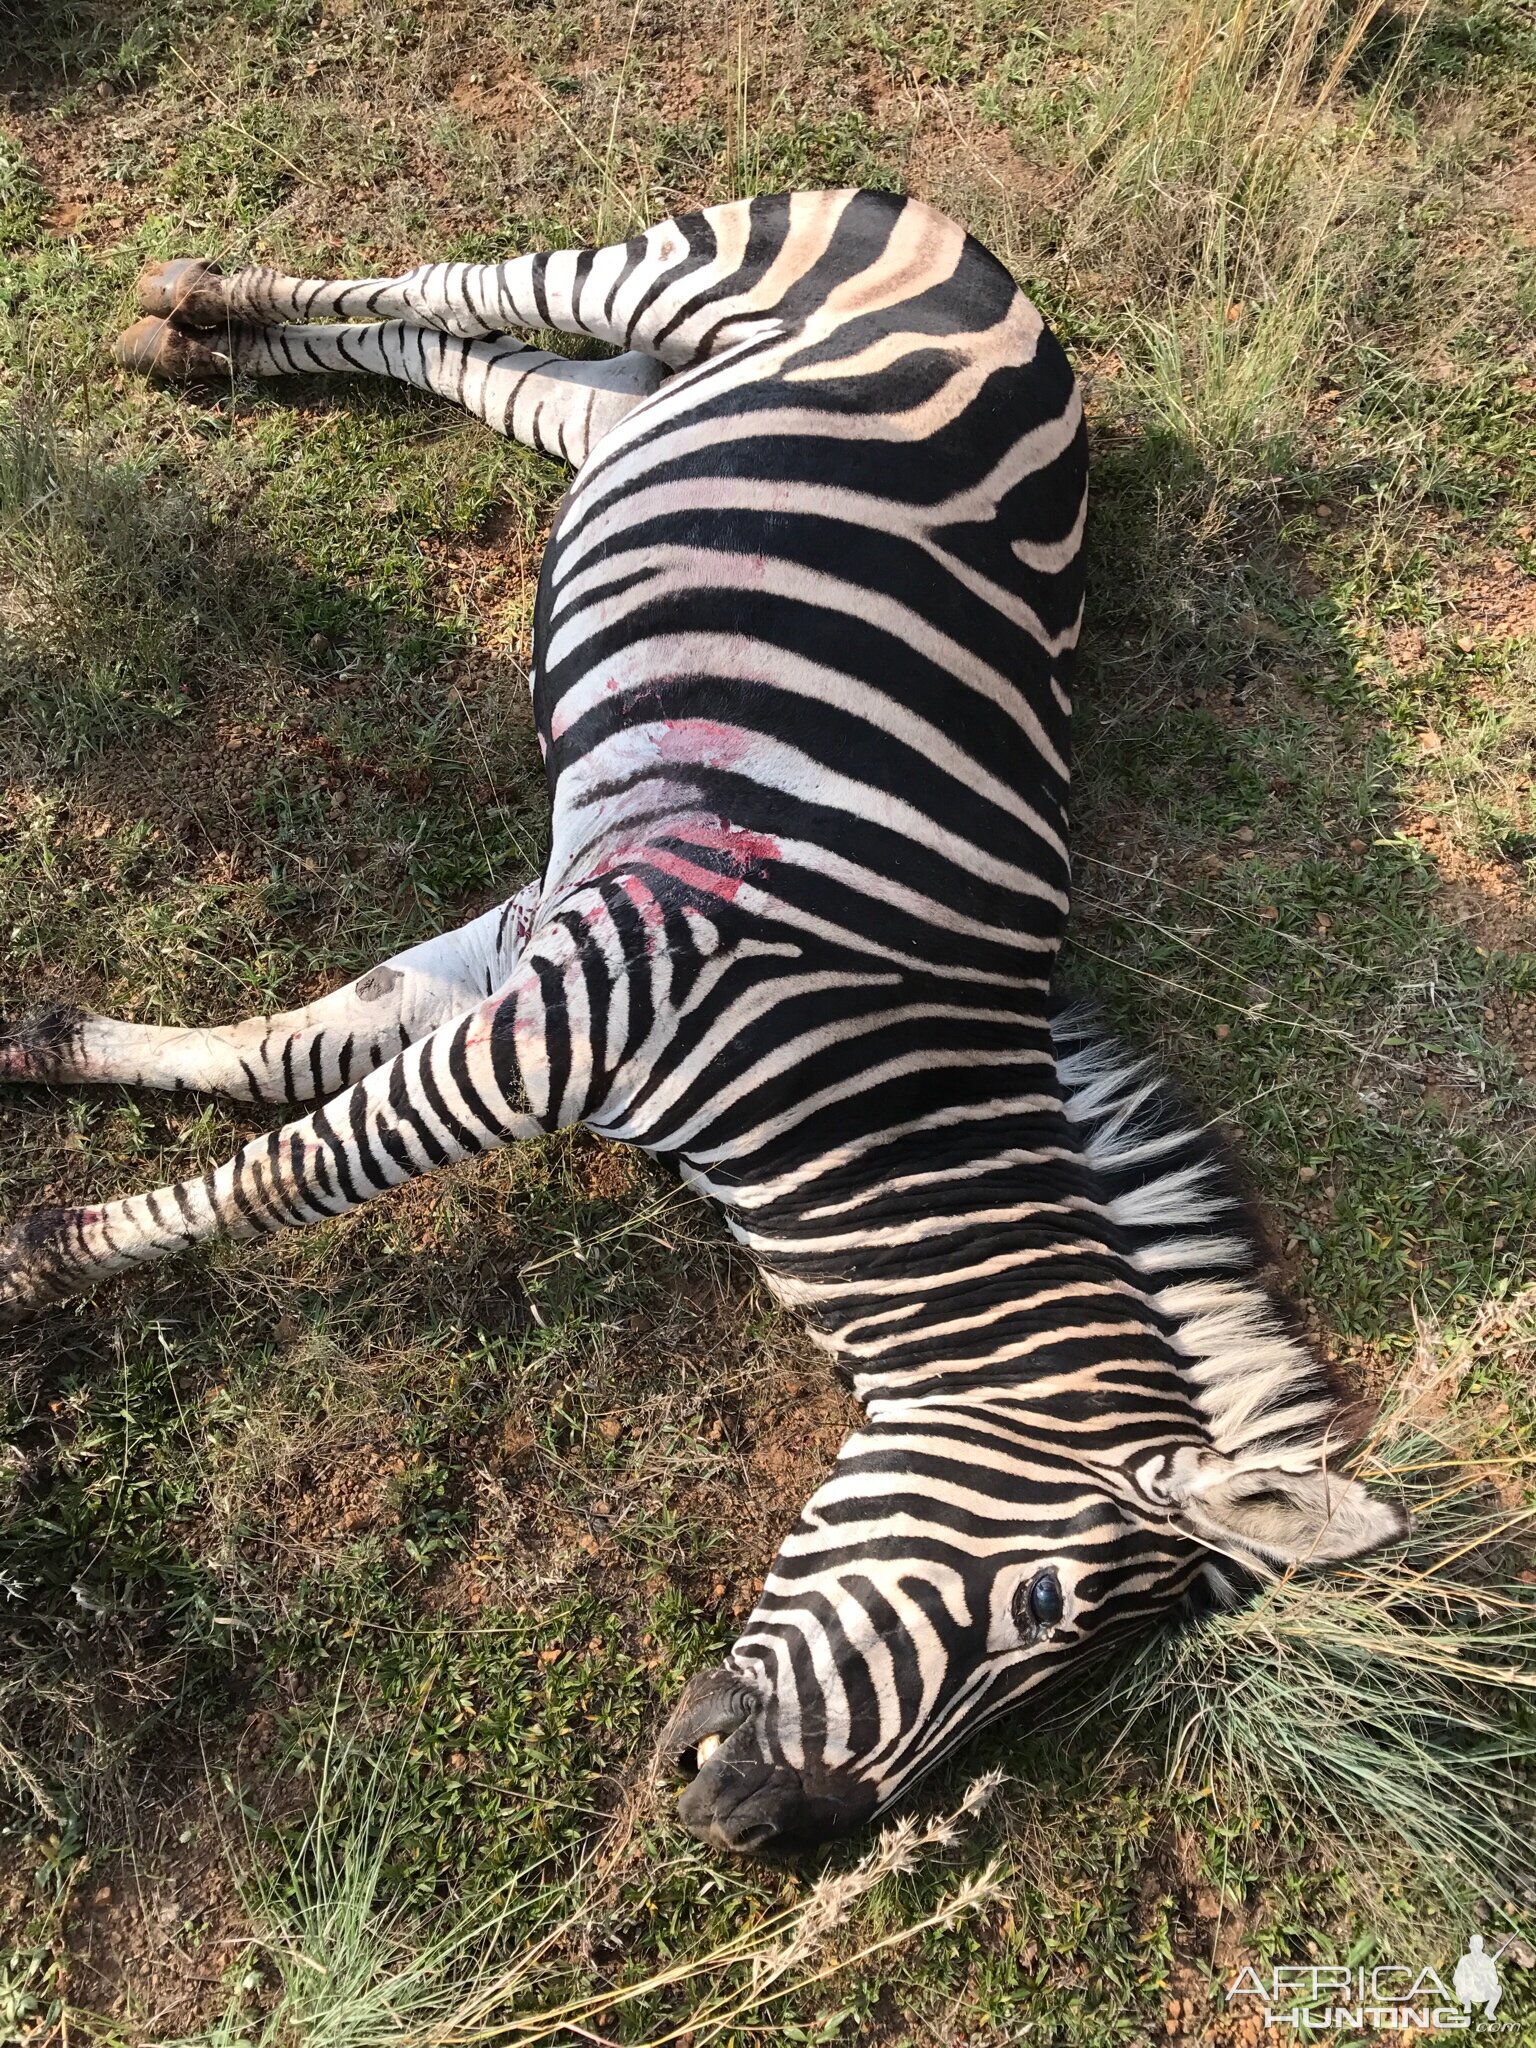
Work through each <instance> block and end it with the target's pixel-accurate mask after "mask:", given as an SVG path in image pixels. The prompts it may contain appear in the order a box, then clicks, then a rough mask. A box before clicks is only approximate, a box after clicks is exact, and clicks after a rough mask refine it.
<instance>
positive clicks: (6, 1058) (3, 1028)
mask: <svg viewBox="0 0 1536 2048" xmlns="http://www.w3.org/2000/svg"><path fill="white" fill-rule="evenodd" d="M84 1036H85V1012H84V1011H83V1010H75V1009H71V1008H70V1007H69V1006H68V1005H66V1004H63V1003H55V1004H52V1005H51V1006H50V1007H49V1008H48V1009H46V1010H37V1011H34V1012H33V1014H32V1015H31V1016H30V1017H22V1018H18V1019H16V1020H15V1021H14V1022H12V1021H9V1020H7V1019H6V1018H4V1017H0V1081H57V1080H64V1079H67V1078H69V1076H70V1075H71V1073H72V1071H73V1068H74V1065H75V1062H76V1060H77V1059H78V1058H79V1055H80V1049H81V1045H82V1043H83V1040H84Z"/></svg>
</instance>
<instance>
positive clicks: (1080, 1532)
mask: <svg viewBox="0 0 1536 2048" xmlns="http://www.w3.org/2000/svg"><path fill="white" fill-rule="evenodd" d="M880 1405H881V1406H882V1408H883V1407H884V1404H880ZM1106 1448H1107V1447H1106ZM1407 1527H1408V1518H1407V1516H1406V1515H1405V1514H1404V1513H1403V1511H1402V1510H1401V1509H1399V1508H1397V1507H1396V1506H1394V1505H1392V1504H1390V1503H1388V1502H1385V1501H1381V1500H1378V1499H1375V1498H1374V1497H1373V1496H1372V1495H1370V1494H1369V1493H1368V1492H1367V1491H1366V1489H1365V1488H1364V1487H1363V1486H1361V1485H1360V1484H1359V1483H1358V1481H1353V1480H1348V1479H1342V1478H1340V1477H1338V1476H1336V1475H1334V1474H1331V1473H1329V1472H1328V1471H1327V1469H1326V1467H1325V1466H1324V1465H1323V1464H1321V1463H1320V1462H1319V1460H1318V1457H1317V1454H1316V1452H1315V1451H1314V1452H1311V1453H1306V1452H1303V1453H1300V1454H1297V1453H1291V1454H1289V1455H1287V1456H1284V1457H1282V1458H1279V1459H1270V1460H1265V1461H1255V1460H1253V1459H1252V1458H1243V1457H1231V1456H1226V1455H1224V1454H1222V1453H1221V1452H1218V1451H1216V1450H1214V1449H1212V1448H1211V1447H1210V1445H1209V1443H1208V1442H1203V1441H1198V1440H1195V1441H1191V1440H1186V1441H1184V1442H1168V1441H1165V1442H1163V1443H1162V1444H1160V1445H1158V1446H1157V1447H1155V1448H1149V1447H1148V1446H1146V1445H1145V1444H1142V1445H1139V1446H1137V1448H1136V1452H1135V1454H1134V1455H1132V1456H1129V1457H1125V1456H1121V1457H1120V1458H1119V1460H1118V1462H1117V1461H1116V1458H1115V1456H1114V1454H1113V1453H1111V1454H1110V1455H1106V1456H1102V1457H1095V1456H1093V1455H1091V1454H1089V1455H1084V1451H1083V1449H1082V1448H1081V1447H1080V1446H1078V1445H1074V1444H1069V1443H1064V1442H1063V1433H1062V1430H1061V1418H1060V1416H1059V1415H1058V1416H1056V1417H1055V1418H1054V1426H1053V1427H1052V1426H1048V1425H1046V1424H1043V1419H1042V1417H1041V1416H1040V1415H1039V1413H1038V1412H1036V1413H1035V1414H1029V1413H1027V1412H1026V1411H1025V1409H1024V1407H1023V1405H1022V1404H1019V1405H1017V1406H1015V1405H1014V1404H1011V1403H989V1404H988V1406H987V1408H986V1410H985V1413H984V1415H983V1414H979V1413H978V1412H977V1411H976V1410H974V1409H973V1410H971V1411H970V1412H969V1414H965V1415H962V1414H961V1413H960V1412H958V1411H957V1410H950V1411H947V1412H946V1411H943V1410H935V1408H933V1407H931V1406H930V1407H927V1408H925V1409H923V1410H921V1411H913V1412H911V1413H909V1414H908V1415H905V1416H903V1415H900V1414H899V1413H894V1412H889V1411H886V1412H883V1413H882V1414H881V1415H880V1418H879V1419H878V1420H875V1421H873V1422H872V1424H871V1426H870V1427H869V1428H867V1429H863V1430H860V1431H859V1432H858V1433H857V1434H855V1435H854V1436H853V1437H851V1438H850V1439H849V1441H848V1443H847V1444H846V1445H845V1446H844V1449H843V1451H842V1453H841V1455H840V1456H839V1458H838V1461H837V1464H836V1466H835V1467H834V1470H833V1472H832V1474H831V1476H830V1478H829V1479H828V1481H827V1483H826V1484H825V1485H824V1486H823V1487H822V1488H821V1489H820V1490H819V1491H818V1492H817V1493H816V1494H815V1495H814V1496H813V1498H812V1499H811V1501H810V1502H809V1504H808V1505H807V1507H806V1509H805V1512H804V1513H803V1515H802V1516H801V1518H800V1521H799V1523H798V1525H797V1526H796V1527H795V1529H794V1530H793V1531H792V1533H791V1534H790V1536H789V1538H788V1540H787V1541H786V1542H785V1544H784V1547H783V1549H782V1550H781V1551H780V1553H779V1556H778V1558H777V1560H776V1561H775V1563H774V1566H773V1569H772V1571H771V1572H770V1573H769V1576H768V1578H767V1581H766V1583H765V1586H764V1590H763V1594H762V1597H761V1599H760V1601H759V1603H758V1606H757V1608H756V1611H755V1612H754V1613H753V1614H752V1616H751V1618H750V1619H749V1621H748V1623H747V1625H746V1628H745V1629H744V1630H743V1632H742V1634H741V1635H740V1636H739V1637H738V1639H737V1641H736V1642H735V1644H734V1645H733V1646H732V1648H731V1650H730V1652H729V1654H728V1655H727V1657H726V1659H725V1661H724V1663H723V1664H722V1665H720V1666H719V1667H718V1668H717V1669H716V1670H714V1671H711V1672H708V1673H706V1674H704V1675H703V1676H701V1677H699V1678H696V1679H695V1680H693V1682H692V1683H691V1685H690V1686H689V1687H688V1689H687V1691H686V1692H685V1694H684V1696H683V1698H682V1701H681V1702H680V1704H679V1707H678V1709H677V1712H676V1714H675V1715H674V1717H673V1719H672V1722H671V1724H670V1726H669V1729H668V1731H667V1734H666V1736H665V1737H664V1748H665V1751H666V1753H667V1755H668V1756H669V1757H670V1759H671V1760H672V1761H673V1762H674V1763H675V1764H677V1765H678V1766H679V1767H680V1768H681V1769H682V1770H683V1772H684V1774H685V1775H688V1774H691V1781H690V1782H689V1783H688V1784H687V1786H686V1787H685V1789H684V1791H683V1792H682V1794H681V1797H680V1799H679V1803H678V1812H679V1816H680V1818H681V1819H682V1821H683V1822H684V1824H685V1826H687V1827H688V1828H689V1829H690V1830H691V1831H692V1832H693V1833H694V1834H696V1835H698V1836H700V1837H701V1838H702V1839H704V1840H705V1841H707V1842H710V1843H711V1844H713V1845H714V1846H716V1847H721V1848H729V1849H735V1850H740V1851H745V1852H748V1853H755V1852H757V1851H760V1850H763V1849H765V1848H768V1847H771V1846H776V1845H779V1844H785V1845H788V1844H791V1843H795V1842H805V1841H807V1840H815V1839H818V1838H821V1837H824V1836H828V1835H831V1834H833V1833H836V1832H839V1831H841V1830H843V1829H846V1828H849V1827H852V1826H856V1825H858V1824H859V1823H861V1822H863V1821H866V1820H868V1819H869V1818H871V1817H872V1816H873V1815H874V1814H876V1813H878V1812H879V1811H880V1810H881V1809H883V1808H884V1807H886V1806H888V1805H890V1804H891V1803H892V1801H894V1800H895V1799H897V1798H898V1797H899V1796H900V1795H901V1794H902V1793H903V1792H905V1791H906V1790H907V1789H908V1788H910V1787H911V1786H912V1785H913V1783H914V1782H915V1781H916V1780H917V1779H918V1778H920V1777H921V1776H922V1775H923V1774H924V1773H925V1772H926V1771H928V1770H929V1769H931V1768H932V1767H933V1766H934V1765H935V1764H936V1763H938V1762H939V1761H940V1760H941V1759H942V1758H944V1757H945V1756H947V1755H948V1754H949V1753H950V1752H951V1751H952V1750H953V1749H955V1748H956V1747H957V1746H958V1745H959V1744H960V1743H962V1742H963V1741H965V1740H966V1739H967V1738H968V1737H969V1736H971V1735H973V1734H974V1733H975V1732H976V1730H977V1729H978V1728H980V1727H981V1726H982V1725H983V1724H985V1723H986V1722H988V1721H991V1720H992V1719H993V1718H994V1717H995V1716H997V1715H999V1714H1002V1713H1004V1712H1005V1711H1007V1710H1008V1709H1009V1708H1012V1707H1014V1706H1017V1705H1018V1704H1020V1703H1021V1702H1022V1701H1023V1700H1024V1699H1025V1698H1026V1696H1031V1695H1035V1694H1036V1693H1037V1692H1038V1691H1039V1690H1040V1689H1041V1688H1043V1687H1046V1686H1049V1685H1054V1684H1055V1683H1056V1682H1057V1681H1058V1680H1059V1679H1061V1678H1062V1677H1063V1676H1065V1675H1066V1674H1068V1673H1070V1672H1072V1671H1074V1670H1076V1669H1080V1668H1081V1666H1082V1665H1083V1663H1084V1662H1085V1661H1086V1660H1088V1659H1090V1658H1091V1657H1093V1656H1094V1655H1095V1654H1096V1653H1101V1652H1102V1651H1103V1650H1104V1649H1105V1648H1106V1647H1107V1646H1109V1645H1111V1644H1112V1643H1114V1642H1116V1641H1118V1640H1122V1639H1123V1638H1125V1637H1126V1636H1128V1635H1131V1634H1132V1633H1135V1632H1138V1631H1142V1630H1145V1629H1147V1628H1149V1627H1155V1626H1157V1625H1158V1624H1159V1623H1162V1624H1163V1625H1173V1624H1174V1623H1175V1622H1177V1621H1178V1620H1179V1619H1180V1618H1181V1616H1182V1614H1183V1613H1185V1612H1187V1610H1188V1607H1189V1596H1190V1595H1191V1594H1199V1593H1202V1592H1205V1593H1208V1592H1209V1591H1210V1590H1214V1591H1215V1592H1217V1593H1218V1594H1220V1593H1221V1592H1222V1591H1224V1590H1226V1589H1227V1587H1228V1585H1229V1581H1228V1580H1227V1579H1226V1577H1225V1575H1223V1574H1222V1573H1221V1570H1220V1566H1219V1564H1218V1563H1217V1558H1218V1557H1222V1558H1230V1559H1232V1560H1235V1561H1236V1562H1237V1564H1238V1565H1239V1567H1240V1569H1241V1570H1242V1571H1245V1572H1246V1573H1248V1574H1253V1573H1255V1572H1257V1573H1265V1572H1267V1571H1272V1570H1273V1569H1274V1568H1275V1567H1276V1566H1282V1567H1283V1566H1285V1565H1288V1564H1295V1563H1301V1562H1322V1561H1329V1560H1335V1559H1339V1558H1345V1557H1352V1556H1355V1555H1358V1554H1359V1553H1361V1552H1363V1551H1366V1550H1371V1549H1375V1548H1377V1547H1378V1546H1379V1545H1382V1544H1385V1543H1389V1542H1392V1541H1394V1540H1395V1539H1396V1538H1398V1537H1400V1536H1402V1535H1403V1534H1404V1533H1405V1532H1406V1530H1407Z"/></svg>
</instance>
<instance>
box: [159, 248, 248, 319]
mask: <svg viewBox="0 0 1536 2048" xmlns="http://www.w3.org/2000/svg"><path fill="white" fill-rule="evenodd" d="M223 277H224V273H223V271H221V270H220V268H219V266H218V264H217V263H213V262H210V261H209V259H208V258H207V257H206V256H178V257H177V259H176V261H175V262H174V263H152V264H151V265H150V266H149V268H148V270H146V271H145V272H144V274H143V276H142V277H141V278H140V279H139V283H138V294H139V310H140V312H142V313H157V314H159V315H160V316H161V317H162V318H164V317H166V316H168V315H170V314H173V313H174V314H175V316H176V318H177V319H178V320H181V321H184V322H185V323H186V324H187V325H188V326H190V327H217V326H218V325H219V324H220V322H221V321H222V320H223V319H224V318H225V316H226V313H227V310H228V309H227V306H226V303H225V296H224V289H223Z"/></svg>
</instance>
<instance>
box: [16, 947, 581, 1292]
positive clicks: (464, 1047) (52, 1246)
mask: <svg viewBox="0 0 1536 2048" xmlns="http://www.w3.org/2000/svg"><path fill="white" fill-rule="evenodd" d="M544 1032H545V1016H544V1006H543V996H542V993H541V988H540V983H539V978H538V975H537V973H536V972H524V973H520V974H519V976H518V977H517V980H516V981H515V982H514V984H513V985H512V986H511V987H510V988H508V989H506V990H504V991H502V992H501V993H499V994H498V995H496V996H493V997H492V998H491V1000H490V1001H489V1002H485V1003H481V1004H478V1005H477V1006H476V1007H475V1008H474V1009H472V1010H469V1011H467V1012H466V1013H465V1014H464V1015H462V1016H460V1017H455V1018H453V1019H452V1020H451V1021H450V1022H448V1023H446V1024H443V1025H440V1026H439V1027H438V1029H437V1030H436V1031H434V1032H432V1033H431V1034H430V1035H429V1036H428V1037H426V1038H422V1039H419V1040H418V1041H417V1042H416V1043H415V1044H414V1045H411V1046H408V1047H407V1048H406V1049H405V1051H404V1052H401V1053H399V1054H397V1055H396V1057H395V1058H394V1059H392V1060H390V1061H388V1062H387V1064H385V1065H383V1066H381V1067H378V1068H376V1069H375V1071H374V1072H373V1073H371V1074H369V1075H368V1076H367V1077H366V1078H365V1079H364V1080H362V1081H359V1082H358V1083H357V1084H356V1086H355V1087H352V1088H349V1089H347V1090H346V1091H345V1092H344V1093H342V1094H340V1095H338V1096H335V1097H333V1098H332V1100H331V1101H330V1102H328V1103H326V1104H325V1105H324V1106H323V1107H322V1108H320V1109H318V1110H315V1111H314V1112H313V1113H312V1114H311V1115H309V1116H306V1117H303V1118H300V1119H299V1120H298V1121H296V1122H294V1123H290V1124H286V1125H285V1126H284V1127H283V1128H282V1129H281V1130H278V1131H274V1132H272V1133H271V1135H270V1136H268V1137H265V1138H257V1139H255V1140H254V1141H253V1142H252V1143H251V1144H249V1145H247V1146H246V1147H245V1148H244V1150H243V1151H241V1152H239V1153H237V1154H236V1155H235V1157H234V1158H233V1159H231V1160H228V1161H226V1162H225V1164H224V1165H223V1166H220V1167H218V1168H217V1169H216V1170H215V1171H214V1172H212V1173H209V1174H205V1175H204V1176H203V1177H202V1178H201V1179H200V1180H191V1181H182V1182H179V1183H177V1184H176V1185H174V1186H170V1187H163V1188H157V1189H155V1190H154V1191H153V1192H152V1193H150V1194H142V1195H130V1196H128V1197H127V1198H126V1199H124V1200H122V1201H115V1202H106V1203H102V1204H100V1205H99V1206H93V1207H89V1208H79V1209H49V1210H43V1211H40V1212H39V1213H38V1214H36V1215H33V1216H29V1217H27V1218H26V1219H25V1220H24V1221H23V1222H22V1223H20V1224H19V1225H17V1226H16V1228H15V1229H13V1230H12V1231H11V1233H10V1234H9V1236H7V1237H5V1238H3V1239H0V1321H4V1320H6V1319H8V1318H9V1317H13V1316H15V1315H17V1314H20V1313H22V1312H23V1311H25V1310H27V1309H31V1308H36V1307H40V1306H41V1305H43V1304H44V1303H46V1302H50V1301H56V1300H60V1299H62V1298H63V1297H64V1296H65V1295H70V1294H79V1293H82V1292H83V1291H84V1290H85V1289H86V1288H89V1287H94V1286H95V1285H96V1283H97V1282H98V1281H100V1280H105V1279H107V1278H108V1277H109V1276H110V1275H112V1274H114V1273H123V1272H127V1271H129V1270H130V1269H131V1268H133V1267H135V1266H141V1265H145V1264H147V1263H148V1262H149V1261H150V1260H152V1259H162V1258H165V1257H167V1256H169V1254H171V1253H172V1252H179V1251H184V1250H185V1249H186V1248H187V1247H188V1246H190V1245H194V1244H198V1243H201V1242H202V1241H203V1240H204V1239H207V1238H211V1237H218V1236H225V1237H242V1238H243V1237H258V1236H261V1235H262V1234H264V1233H265V1232H267V1231H269V1230H283V1229H293V1228H296V1227H298V1226H299V1225H301V1224H306V1223H317V1222H319V1221H320V1220H321V1219H322V1218H323V1217H327V1216H340V1215H343V1214H345V1212H346V1211H347V1210H349V1209H352V1208H355V1207H356V1206H357V1205H358V1204H359V1203H360V1202H365V1201H367V1200H368V1199H369V1198H370V1197H371V1196H373V1195H376V1194H380V1193H382V1192H383V1190H384V1189H386V1188H390V1187H395V1186H398V1185H399V1183H400V1182H402V1181H407V1180H411V1179H414V1178H415V1177H416V1176H417V1175H418V1174H423V1173H430V1172H432V1171H433V1170H434V1169H435V1168H437V1167H440V1166H449V1165H452V1164H453V1163H454V1162H455V1161H457V1160H460V1159H465V1158H468V1157H469V1156H470V1155H471V1154H473V1153H478V1152H488V1151H491V1150H493V1149H495V1148H496V1147H497V1146H500V1145H504V1144H506V1143H507V1142H508V1141H509V1140H510V1139H513V1138H532V1137H537V1136H539V1135H540V1134H541V1133H542V1132H543V1130H544V1129H545V1128H546V1123H545V1120H544V1119H543V1118H542V1117H541V1116H540V1115H539V1114H537V1113H536V1112H535V1107H534V1104H533V1103H532V1102H531V1101H530V1098H529V1095H528V1091H527V1088H526V1086H525V1083H524V1078H523V1075H524V1067H525V1064H526V1066H527V1068H528V1070H529V1072H530V1076H531V1078H532V1080H533V1085H534V1086H535V1087H539V1086H544V1085H547V1072H548V1066H547V1057H546V1055H545V1051H544Z"/></svg>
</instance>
